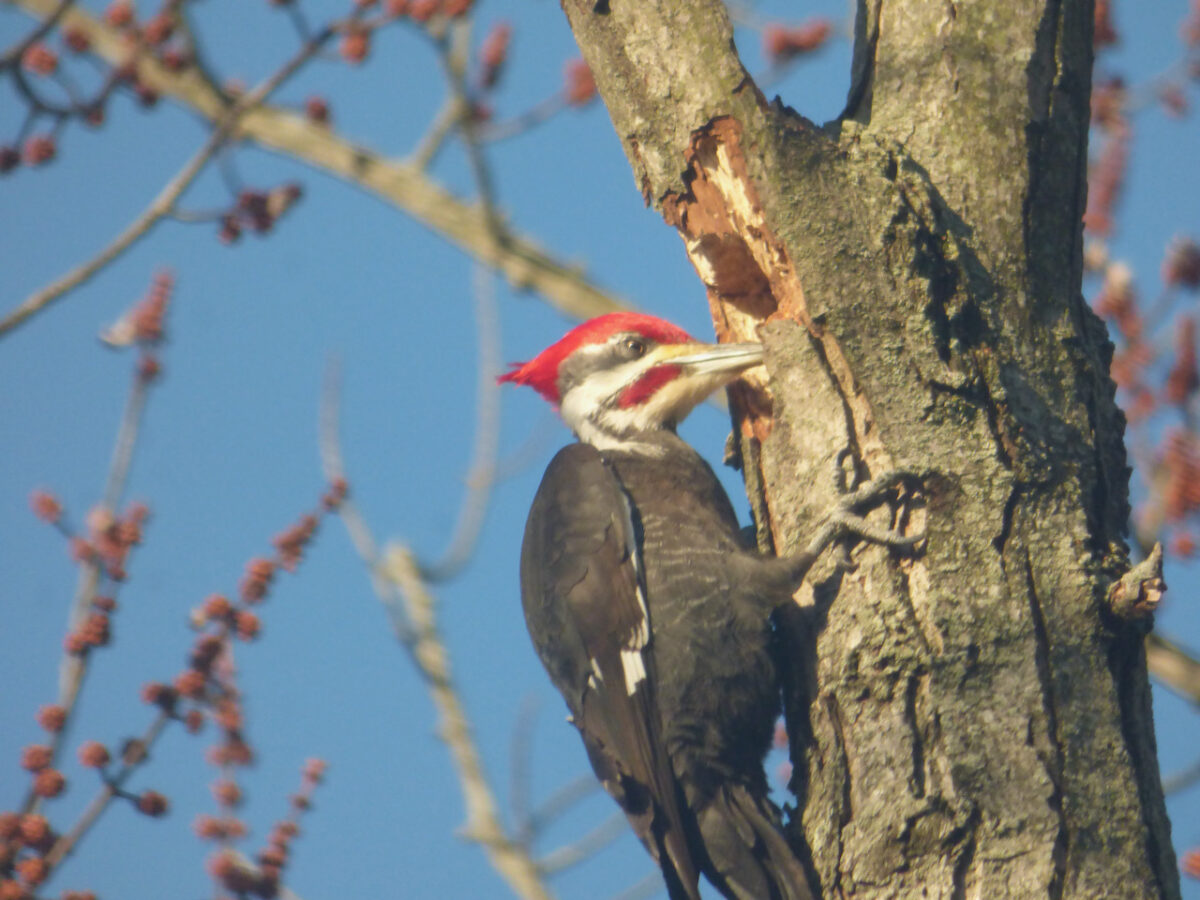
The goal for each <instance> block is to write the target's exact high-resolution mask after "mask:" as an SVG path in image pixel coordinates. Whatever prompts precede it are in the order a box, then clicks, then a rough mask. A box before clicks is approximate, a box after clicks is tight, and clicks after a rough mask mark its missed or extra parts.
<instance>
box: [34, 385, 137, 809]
mask: <svg viewBox="0 0 1200 900" xmlns="http://www.w3.org/2000/svg"><path fill="white" fill-rule="evenodd" d="M150 384H151V381H150V380H148V379H146V378H144V377H142V374H141V373H140V372H139V371H138V370H137V369H136V368H135V370H134V374H133V381H132V383H131V384H130V387H129V395H128V397H127V398H126V400H125V410H124V412H123V413H122V414H121V424H120V426H119V427H118V428H117V437H116V440H115V441H114V443H113V454H112V459H111V460H110V461H109V465H108V475H107V476H106V478H105V483H104V493H103V495H102V497H103V499H102V500H101V505H102V506H103V507H104V508H105V509H107V510H108V511H109V512H113V513H115V512H116V510H117V506H118V505H119V504H120V502H121V497H122V495H123V494H124V493H125V485H126V484H127V482H128V480H129V467H130V465H131V464H132V462H133V452H134V449H135V447H136V446H137V437H138V432H139V430H140V429H141V423H142V417H143V414H144V413H145V411H146V399H147V397H148V396H149V393H150ZM100 574H101V563H100V562H99V561H98V560H88V561H86V562H84V563H82V564H81V565H80V569H79V578H78V579H77V581H76V584H75V594H74V596H73V598H72V599H71V607H70V610H69V612H68V614H67V630H68V632H71V631H74V630H75V629H77V628H78V627H79V625H80V624H81V623H82V622H83V620H84V618H86V616H87V615H88V609H89V607H90V606H91V603H92V600H93V599H95V597H96V590H97V589H98V588H99V586H100ZM90 659H91V654H73V653H64V654H63V658H62V661H61V662H60V663H59V666H58V703H59V705H60V706H62V707H63V709H65V710H66V718H65V720H64V724H63V727H62V728H60V729H59V730H58V731H57V732H55V733H54V736H53V738H52V739H51V741H50V765H54V762H55V761H56V760H57V759H58V755H59V753H60V752H61V750H62V746H63V743H64V742H65V741H66V738H67V732H68V730H69V725H70V722H71V718H72V713H73V712H74V710H75V704H76V703H77V702H78V700H79V694H80V692H81V691H82V690H83V683H84V681H85V680H86V678H87V673H88V663H89V660H90ZM40 804H41V798H39V797H38V796H37V795H36V794H34V793H33V791H32V790H31V791H30V792H29V794H28V795H26V798H25V802H24V804H23V805H22V809H23V811H24V812H33V811H34V810H36V809H37V808H38V806H39V805H40Z"/></svg>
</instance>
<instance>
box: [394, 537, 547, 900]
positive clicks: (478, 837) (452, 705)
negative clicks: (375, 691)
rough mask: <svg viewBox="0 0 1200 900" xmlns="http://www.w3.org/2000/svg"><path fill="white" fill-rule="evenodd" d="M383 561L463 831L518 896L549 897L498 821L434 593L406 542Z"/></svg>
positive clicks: (529, 862)
mask: <svg viewBox="0 0 1200 900" xmlns="http://www.w3.org/2000/svg"><path fill="white" fill-rule="evenodd" d="M385 566H386V570H387V573H388V578H389V579H390V580H391V581H392V583H393V584H395V585H396V587H397V588H398V589H399V590H400V593H401V594H402V595H403V597H404V599H405V602H406V605H407V607H408V614H409V619H410V620H411V621H412V623H413V627H414V629H415V630H416V634H417V644H416V646H415V647H414V648H413V651H412V654H411V655H412V659H413V662H414V663H415V664H416V665H417V667H418V668H419V669H420V671H421V674H422V675H423V676H424V677H425V679H426V683H427V684H428V685H429V692H430V695H431V697H432V698H433V702H434V705H435V706H436V707H437V709H438V714H439V718H440V723H439V727H438V735H439V737H441V739H442V741H443V742H445V744H446V746H447V747H448V748H449V749H450V755H451V758H452V759H453V760H454V764H455V768H456V769H457V770H458V778H459V784H460V785H461V787H462V791H463V801H464V804H465V806H466V813H467V822H466V824H465V825H464V826H463V833H464V835H465V836H466V837H467V838H469V839H470V840H473V841H476V842H477V843H479V844H481V845H482V846H483V847H484V850H485V851H486V852H487V855H488V857H489V859H490V860H491V863H492V865H493V866H494V867H495V869H496V870H497V871H498V872H499V873H500V874H501V875H502V876H503V877H504V879H505V880H506V881H507V882H508V884H509V886H510V887H511V888H512V889H513V890H514V891H515V892H516V893H517V894H518V895H519V896H521V897H525V898H529V900H534V898H544V900H548V898H549V897H550V893H549V891H548V890H547V888H546V886H545V884H543V882H542V879H541V875H540V873H539V872H538V869H537V866H536V865H535V863H534V862H533V860H531V859H530V858H529V855H528V854H527V853H526V852H525V848H524V847H522V846H521V845H520V844H518V843H516V842H514V841H513V840H512V839H511V838H510V837H509V836H508V834H507V833H506V831H505V829H504V826H503V824H502V823H501V821H500V811H499V808H498V806H497V804H496V798H495V796H494V795H493V794H492V789H491V785H490V784H489V783H488V780H487V776H486V775H485V774H484V771H483V761H482V760H481V759H480V757H479V749H478V747H477V746H476V743H475V737H474V734H473V732H472V729H471V723H470V720H469V719H468V718H467V714H466V711H465V710H464V709H463V707H462V703H461V701H460V700H459V697H458V689H457V687H456V686H455V684H454V679H453V676H452V674H451V671H450V655H449V652H448V651H447V650H446V646H445V644H444V642H443V641H442V637H441V634H440V632H439V631H438V627H437V616H436V612H435V609H436V607H435V601H434V598H433V595H432V594H430V593H429V592H428V591H427V590H426V588H425V583H424V582H423V581H422V580H421V576H420V573H419V571H418V569H417V566H416V561H415V560H414V559H413V556H412V553H411V552H410V551H409V550H408V549H407V548H405V547H402V546H400V545H394V546H392V547H390V548H389V549H388V551H387V554H386V557H385Z"/></svg>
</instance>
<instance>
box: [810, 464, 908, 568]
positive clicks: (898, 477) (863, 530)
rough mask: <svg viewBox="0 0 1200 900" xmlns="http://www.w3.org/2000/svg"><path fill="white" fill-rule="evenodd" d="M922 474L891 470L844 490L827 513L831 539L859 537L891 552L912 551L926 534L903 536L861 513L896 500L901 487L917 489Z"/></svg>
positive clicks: (904, 470)
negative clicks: (837, 501) (890, 549)
mask: <svg viewBox="0 0 1200 900" xmlns="http://www.w3.org/2000/svg"><path fill="white" fill-rule="evenodd" d="M925 474H926V473H921V472H917V471H915V470H912V469H893V470H892V471H890V472H885V473H884V474H882V475H879V476H877V477H875V478H872V479H871V480H870V481H868V482H866V483H865V484H862V485H859V486H858V487H857V488H854V489H853V490H847V491H844V492H843V494H842V497H841V501H840V502H839V503H838V505H837V506H836V507H835V508H834V509H833V511H832V512H831V513H830V514H829V518H828V522H829V524H830V526H832V528H833V529H834V532H835V533H834V538H835V539H836V538H845V537H858V538H861V539H863V540H865V541H870V542H871V543H874V544H881V545H883V546H885V547H891V548H892V549H893V550H905V551H912V550H914V549H915V548H916V547H917V545H918V544H920V543H921V541H923V540H924V539H925V532H924V531H921V532H918V533H917V534H904V533H902V532H900V531H895V530H892V529H890V528H883V527H881V526H879V525H876V524H874V523H872V522H869V521H867V519H866V518H865V517H864V516H863V513H865V512H867V511H869V510H871V509H874V508H876V507H878V506H880V505H882V504H884V503H886V502H888V501H889V500H892V499H898V498H899V489H901V488H909V489H911V488H914V487H915V488H920V487H921V486H922V485H923V484H924V482H925Z"/></svg>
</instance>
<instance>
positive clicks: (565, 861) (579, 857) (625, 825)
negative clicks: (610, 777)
mask: <svg viewBox="0 0 1200 900" xmlns="http://www.w3.org/2000/svg"><path fill="white" fill-rule="evenodd" d="M594 780H595V779H593V781H594ZM628 832H629V820H628V819H626V818H625V814H624V813H623V812H620V811H618V812H615V813H613V814H612V815H610V816H609V817H608V818H607V819H605V820H604V821H603V822H601V823H600V824H599V825H597V826H596V827H595V828H593V829H592V830H591V831H589V832H588V833H587V834H585V835H584V836H583V837H581V838H580V839H579V840H577V841H575V842H573V843H570V844H565V845H564V846H562V847H558V848H557V849H555V850H552V851H551V852H549V853H547V854H546V855H545V856H543V857H542V858H541V859H539V860H538V868H539V869H541V870H542V871H543V872H544V873H545V874H547V875H555V874H557V873H559V872H562V871H564V870H566V869H569V868H571V867H572V866H577V865H579V864H580V863H581V862H585V861H586V860H589V859H591V858H592V857H593V856H595V855H596V854H597V853H599V852H600V851H601V850H603V849H604V848H605V847H607V846H609V845H610V844H612V843H613V842H614V841H616V840H617V839H618V838H620V837H621V836H622V835H624V834H627V833H628Z"/></svg>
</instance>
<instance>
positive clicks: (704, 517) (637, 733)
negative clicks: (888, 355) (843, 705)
mask: <svg viewBox="0 0 1200 900" xmlns="http://www.w3.org/2000/svg"><path fill="white" fill-rule="evenodd" d="M761 362H762V346H761V345H760V344H753V343H746V344H725V345H717V344H701V343H698V342H696V341H695V340H693V339H692V338H691V337H690V336H689V335H688V334H687V333H686V332H684V331H682V330H681V329H679V328H677V327H675V326H674V325H671V324H670V323H667V322H664V321H662V320H661V319H656V318H654V317H652V316H646V315H638V314H633V313H612V314H609V315H604V316H600V317H598V318H595V319H592V320H590V321H588V322H585V323H584V324H583V325H580V326H579V327H577V328H575V329H574V330H573V331H571V332H570V333H568V334H567V335H566V336H565V337H564V338H562V339H561V340H560V341H558V342H557V343H555V344H553V345H552V346H550V347H548V348H547V349H546V350H544V351H542V353H540V354H539V355H538V356H537V357H535V358H534V359H532V360H530V361H529V362H526V363H524V364H514V366H513V369H512V371H510V372H509V373H507V374H505V375H503V376H501V377H500V381H507V382H513V383H515V384H524V385H529V386H530V387H532V388H534V389H535V390H536V391H538V393H540V394H541V395H542V396H543V397H545V398H546V399H547V400H548V401H550V402H551V403H552V404H554V405H555V406H557V407H558V408H559V410H560V412H561V415H562V418H563V420H564V421H565V422H566V424H567V425H568V426H569V427H570V428H571V429H572V430H573V431H574V432H575V434H576V436H577V437H578V438H579V441H580V442H579V443H576V444H571V445H569V446H567V447H564V448H563V449H562V450H560V451H559V452H558V454H557V455H556V456H555V457H554V459H553V461H551V463H550V466H549V467H548V468H547V469H546V474H545V476H544V477H543V479H542V483H541V486H540V487H539V488H538V492H537V496H536V498H535V499H534V501H533V507H532V509H531V510H530V511H529V519H528V522H527V524H526V526H525V538H524V544H523V547H522V551H521V597H522V604H523V606H524V610H525V620H526V623H527V625H528V628H529V633H530V636H531V637H532V638H533V643H534V646H535V647H536V649H537V652H538V655H539V656H540V657H541V660H542V663H543V664H544V665H545V667H546V669H547V671H548V672H549V674H550V678H551V680H552V681H553V682H554V684H555V686H556V687H557V688H558V689H559V691H560V692H561V693H562V695H563V697H564V698H565V699H566V702H567V706H568V707H569V709H570V712H571V721H572V722H573V723H574V725H575V726H576V728H578V729H579V733H580V735H581V736H582V738H583V743H584V746H585V747H586V749H587V753H588V757H589V759H590V761H591V764H592V768H593V769H594V770H595V772H596V775H597V777H599V779H600V780H601V782H603V784H604V787H605V788H606V789H607V791H608V792H609V793H610V794H611V795H612V796H613V798H614V799H615V800H616V801H617V803H618V804H620V806H621V808H622V809H623V810H624V811H625V814H626V815H627V817H628V818H629V821H630V823H631V824H632V825H633V828H634V831H635V832H636V833H637V835H638V837H639V838H640V839H641V841H642V843H643V844H644V845H645V846H646V849H647V850H648V851H649V852H650V854H651V855H652V856H653V857H654V858H655V860H656V861H657V862H658V864H659V867H660V868H661V869H662V873H663V877H664V879H665V881H666V884H667V889H668V893H669V894H670V896H671V898H672V900H699V897H700V894H699V885H698V883H699V874H700V873H703V874H704V875H705V877H706V878H707V879H708V880H709V881H710V882H712V884H713V885H714V886H715V887H716V888H717V889H718V890H719V891H720V892H721V893H722V894H723V895H724V896H725V897H730V898H738V900H809V898H811V897H812V896H813V894H812V892H811V890H810V888H809V883H808V878H807V875H806V873H805V871H804V868H803V866H802V865H801V864H800V862H799V861H798V860H797V858H796V857H795V855H794V854H793V852H792V850H791V848H790V847H789V845H788V843H787V841H786V840H785V839H784V837H783V835H782V833H781V832H780V830H779V829H780V820H779V811H778V809H777V808H776V807H775V806H774V805H773V804H772V803H771V801H770V800H769V799H768V797H767V782H766V778H765V777H764V775H763V766H762V763H763V757H764V756H765V754H766V751H767V748H768V746H769V744H770V741H771V736H772V732H773V728H774V722H775V719H776V717H777V716H778V712H779V705H780V689H779V685H778V683H777V678H776V669H775V662H774V659H773V657H772V628H771V622H770V616H771V612H772V611H773V610H774V609H775V608H777V607H778V606H780V605H781V604H783V603H786V602H788V600H789V599H790V597H791V595H792V593H793V591H794V590H795V588H796V587H797V586H798V585H799V582H800V580H801V579H802V578H803V577H804V574H805V573H806V572H807V571H808V569H809V567H810V566H811V565H812V563H813V562H814V560H815V559H816V557H817V555H819V553H820V552H821V551H822V549H823V548H824V547H825V546H826V545H828V544H829V543H830V542H831V541H832V540H833V539H834V538H836V537H838V536H841V535H843V534H846V533H847V532H850V531H854V532H856V533H860V534H864V533H865V534H867V535H868V536H871V537H872V538H874V539H877V540H879V539H882V540H888V541H889V542H894V543H898V544H903V545H906V546H908V545H911V543H912V541H911V540H910V539H907V538H899V537H898V536H894V535H891V533H890V532H889V533H887V534H886V535H883V536H880V535H878V534H876V533H874V532H872V530H871V528H870V526H866V523H865V522H863V521H862V520H861V519H858V518H857V517H856V516H853V515H852V514H851V510H852V508H854V506H855V505H857V506H860V507H861V506H862V505H864V503H865V502H867V501H868V500H869V499H870V497H869V496H868V494H863V493H861V492H860V494H859V495H856V496H855V498H854V499H853V500H852V502H850V503H849V504H847V505H846V506H844V507H843V509H842V511H841V514H840V515H835V516H834V517H833V518H832V519H831V522H830V523H827V524H826V526H825V527H824V528H823V529H822V530H821V532H820V534H819V535H818V536H817V538H816V539H815V540H814V542H813V543H812V544H810V545H809V547H808V549H807V550H806V551H804V552H802V553H799V554H797V555H795V556H790V557H783V558H775V557H764V556H761V555H759V554H758V553H756V552H754V551H751V550H748V549H747V548H745V547H744V546H743V543H742V540H741V538H740V531H739V527H738V522H737V517H736V515H735V514H734V511H733V508H732V506H731V504H730V502H729V498H728V496H727V495H726V494H725V491H724V490H723V489H722V487H721V485H720V483H719V482H718V481H717V479H716V476H715V475H714V474H713V471H712V469H711V468H710V467H709V466H708V464H707V463H706V462H705V461H704V460H703V459H701V458H700V456H699V455H698V454H697V453H696V451H695V450H693V449H692V448H691V447H690V446H689V445H688V444H687V443H685V442H684V441H683V440H681V439H680V438H679V437H678V436H676V434H675V426H676V424H677V423H678V422H680V421H681V420H682V419H683V418H684V417H685V416H687V414H688V413H689V412H691V410H692V409H693V408H694V407H695V406H696V405H697V404H698V403H699V402H700V401H702V400H703V399H704V398H705V397H707V396H708V395H709V394H710V393H712V392H713V391H714V390H716V389H717V388H719V387H722V386H724V385H725V384H727V383H729V382H730V381H732V380H733V379H735V378H736V377H737V376H738V375H739V374H741V373H742V372H744V371H745V370H747V369H749V368H751V367H753V366H756V365H759V364H760V363H761ZM887 486H888V485H883V487H887ZM879 487H880V486H878V485H876V486H874V487H873V488H872V491H875V492H876V493H877V488H879ZM874 495H875V494H874V493H871V494H870V496H874ZM858 525H861V526H863V527H862V528H861V529H860V528H858V527H855V526H858ZM893 538H894V540H892V539H893Z"/></svg>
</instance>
